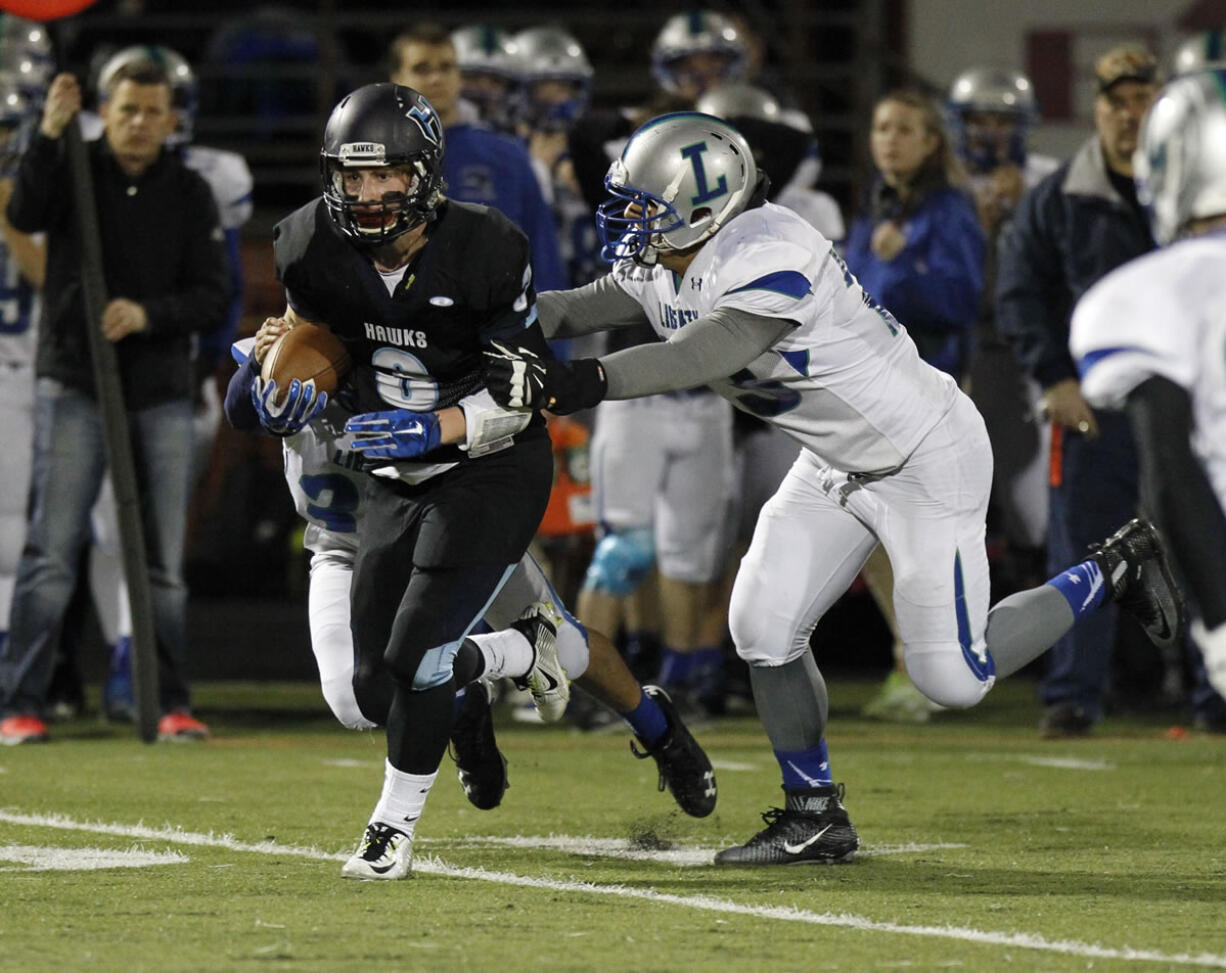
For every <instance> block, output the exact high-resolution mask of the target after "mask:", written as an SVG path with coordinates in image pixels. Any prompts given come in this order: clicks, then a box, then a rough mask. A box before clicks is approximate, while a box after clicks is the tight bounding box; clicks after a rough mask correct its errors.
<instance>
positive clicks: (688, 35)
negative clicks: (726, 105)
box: [651, 10, 747, 95]
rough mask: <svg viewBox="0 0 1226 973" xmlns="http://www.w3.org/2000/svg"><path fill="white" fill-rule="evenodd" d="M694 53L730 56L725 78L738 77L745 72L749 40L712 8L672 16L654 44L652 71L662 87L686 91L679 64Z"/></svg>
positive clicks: (675, 90) (668, 90)
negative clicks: (745, 39)
mask: <svg viewBox="0 0 1226 973" xmlns="http://www.w3.org/2000/svg"><path fill="white" fill-rule="evenodd" d="M691 54H716V55H719V56H721V57H724V58H726V59H727V64H726V65H725V67H724V69H723V72H722V74H721V76H720V78H719V80H720V81H721V82H725V81H735V80H738V79H739V78H740V77H741V76H742V75H743V74H744V73H745V60H746V54H747V52H746V49H745V41H744V40H743V39H742V38H741V35H740V34H738V33H737V29H736V28H735V27H734V26H733V25H732V23H731V22H730V21H729V20H728V19H727V18H726V17H724V16H722V15H720V14H717V13H715V12H714V11H711V10H691V11H690V12H689V13H683V14H677V15H676V16H673V17H670V18H669V19H668V20H667V21H666V22H665V24H664V26H663V27H662V28H661V29H660V33H659V34H657V35H656V40H655V43H654V44H653V45H652V48H651V73H652V75H653V76H654V77H655V79H656V81H657V82H659V85H660V87H661V88H663V89H664V90H665V91H667V92H669V93H670V94H674V95H679V94H682V93H683V92H682V83H681V78H680V76H679V74H678V67H679V65H680V63H681V61H682V59H683V58H686V57H689V56H690V55H691Z"/></svg>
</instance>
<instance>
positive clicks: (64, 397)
mask: <svg viewBox="0 0 1226 973" xmlns="http://www.w3.org/2000/svg"><path fill="white" fill-rule="evenodd" d="M128 431H129V435H130V437H131V443H132V455H133V463H134V466H135V468H136V481H137V489H138V494H139V497H140V517H141V525H142V529H143V532H144V541H145V556H146V558H147V562H148V571H149V586H150V596H151V601H152V606H153V629H154V634H155V636H156V641H157V658H158V687H159V703H160V706H161V709H162V711H163V712H170V711H171V710H175V709H181V708H186V707H187V706H188V705H189V698H188V689H187V681H186V677H185V673H184V664H185V661H186V654H187V587H186V585H185V584H184V582H183V545H184V534H185V531H186V526H187V504H188V495H189V489H190V485H191V459H192V407H191V402H190V400H188V399H181V400H174V401H171V402H165V403H162V404H160V405H156V406H152V407H150V408H147V409H141V410H139V411H135V412H129V413H128ZM105 472H106V450H105V447H104V445H103V438H102V421H101V414H100V412H99V410H98V406H97V403H96V402H95V401H94V399H93V397H92V396H90V395H88V394H86V393H84V392H80V391H77V390H75V389H71V388H68V387H66V386H64V385H63V384H62V383H60V382H58V381H56V380H55V379H50V378H40V379H39V380H38V389H37V394H36V397H35V409H34V462H33V474H32V479H31V484H30V512H29V524H28V528H27V534H26V544H25V549H24V550H23V551H22V555H21V561H20V563H19V564H18V566H17V583H16V588H15V590H14V592H13V608H12V615H11V618H10V621H9V637H8V641H7V644H6V645H5V646H4V649H3V653H2V654H0V713H2V714H3V715H5V716H8V715H14V714H29V715H35V716H41V715H42V709H43V703H44V700H45V697H46V692H47V685H48V682H49V681H50V678H51V670H52V663H53V656H54V653H55V634H56V629H57V627H58V626H59V624H60V621H61V619H62V618H63V615H64V611H65V609H66V607H67V605H68V602H69V599H70V598H71V597H72V593H73V591H74V589H75V588H76V585H77V573H78V572H77V568H78V565H79V563H80V554H81V550H82V548H83V547H84V546H85V545H86V544H88V543H89V541H90V510H91V508H92V507H93V505H94V501H95V499H96V498H97V496H98V491H99V488H100V487H101V484H102V479H103V476H104V474H105Z"/></svg>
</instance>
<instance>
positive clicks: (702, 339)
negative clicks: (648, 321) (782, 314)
mask: <svg viewBox="0 0 1226 973" xmlns="http://www.w3.org/2000/svg"><path fill="white" fill-rule="evenodd" d="M795 325H796V322H794V321H787V320H785V319H783V318H769V317H764V316H763V315H760V314H750V313H749V312H747V311H739V310H734V309H733V308H716V309H715V310H714V311H712V312H711V313H710V314H706V315H703V316H702V317H701V318H698V319H697V320H694V321H691V322H690V323H689V324H687V325H686V326H685V327H684V328H682V329H681V330H679V331H678V332H677V333H676V334H675V335H673V336H672V337H671V338H669V339H668V341H663V342H660V343H658V344H647V345H637V346H636V347H634V348H626V349H625V350H623V351H618V352H614V353H613V354H611V355H608V356H606V357H604V358H602V359H600V364H601V365H603V366H604V371H605V377H606V378H607V379H608V382H609V389H608V392H607V393H606V395H605V398H606V399H636V398H638V397H639V396H643V395H655V394H656V393H657V392H675V391H678V390H680V389H688V388H693V387H694V386H696V385H706V384H707V383H708V382H711V381H714V380H715V379H719V378H725V377H726V376H728V375H731V374H733V373H734V372H737V371H740V370H741V369H742V368H744V367H745V366H746V365H748V364H749V363H750V362H751V361H753V360H754V359H755V358H757V357H758V356H759V355H761V354H762V353H763V352H764V351H766V350H767V349H768V348H769V347H770V346H771V345H773V344H774V343H775V342H777V341H778V340H779V339H780V338H782V337H783V336H784V335H785V334H787V333H788V332H789V331H790V330H791V329H792V328H793V327H795Z"/></svg>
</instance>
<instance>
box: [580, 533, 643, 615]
mask: <svg viewBox="0 0 1226 973" xmlns="http://www.w3.org/2000/svg"><path fill="white" fill-rule="evenodd" d="M655 559H656V545H655V538H654V537H653V535H652V531H651V528H650V527H636V528H634V529H632V530H621V531H616V530H615V531H611V532H610V533H608V534H606V535H605V536H604V537H603V538H601V541H600V543H599V544H597V545H596V551H595V553H594V554H593V555H592V563H591V564H590V565H588V569H587V574H586V575H585V576H584V578H583V587H584V588H588V589H595V590H597V591H604V592H607V593H608V594H611V595H615V596H616V597H618V598H624V597H625V596H626V595H629V594H633V593H634V589H635V588H637V587H638V586H639V585H640V584H642V582H643V578H645V577H646V576H647V572H648V571H650V570H651V565H652V563H653V562H654V561H655Z"/></svg>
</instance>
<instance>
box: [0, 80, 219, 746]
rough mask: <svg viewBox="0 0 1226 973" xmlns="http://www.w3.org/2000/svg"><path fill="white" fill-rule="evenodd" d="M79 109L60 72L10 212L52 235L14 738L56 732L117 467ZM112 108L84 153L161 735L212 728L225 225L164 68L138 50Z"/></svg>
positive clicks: (7, 703)
mask: <svg viewBox="0 0 1226 973" xmlns="http://www.w3.org/2000/svg"><path fill="white" fill-rule="evenodd" d="M80 105H81V89H80V86H79V84H78V83H77V80H76V79H75V78H74V77H73V76H72V75H69V74H61V75H58V76H57V77H56V78H55V79H54V80H53V81H52V83H51V86H50V89H49V90H48V92H47V99H46V104H45V106H44V109H43V115H42V121H41V124H40V127H39V130H38V133H37V135H36V136H35V137H34V139H33V141H32V143H31V145H30V148H29V149H28V151H27V152H26V154H25V156H24V157H23V158H22V161H21V165H20V168H19V171H18V175H17V181H16V187H15V190H14V193H13V197H12V199H11V201H10V203H9V206H8V211H7V215H8V218H9V222H10V223H11V224H12V225H13V226H14V227H16V228H18V229H20V230H21V231H23V232H27V233H35V232H42V233H45V234H46V237H47V277H46V288H45V294H46V304H45V307H44V312H43V317H42V321H41V324H40V333H39V341H38V352H37V362H36V373H37V377H38V386H37V396H36V403H35V420H34V423H35V436H34V439H35V452H34V463H33V470H34V472H33V477H32V481H31V486H30V520H29V523H28V525H27V538H26V546H25V550H24V551H23V554H22V559H21V563H20V564H19V566H18V571H17V584H16V590H15V592H14V599H13V609H12V617H11V619H10V626H9V637H8V641H7V644H6V645H4V646H3V651H2V652H0V716H3V717H4V719H3V720H2V721H0V740H2V741H3V742H4V743H24V742H32V741H38V740H45V739H46V736H47V733H46V726H45V724H44V723H43V721H42V716H43V713H42V706H43V702H44V695H45V692H46V688H47V682H48V679H49V676H50V671H51V661H52V659H51V655H52V648H53V646H52V642H51V639H52V637H53V633H54V631H55V629H56V627H57V625H58V623H59V621H60V619H61V617H62V615H63V613H64V609H65V607H66V605H67V603H68V599H69V597H70V595H71V593H72V590H73V588H74V586H75V584H76V566H77V564H78V555H79V554H80V551H81V548H82V546H83V545H84V544H85V543H87V542H88V539H89V536H90V524H89V513H90V509H91V507H92V506H93V503H94V500H95V499H96V497H97V495H98V490H99V487H100V485H101V483H102V479H103V476H104V474H105V472H106V456H105V452H104V449H103V441H102V436H101V421H100V414H99V410H98V405H97V402H96V400H95V397H94V384H93V373H92V369H91V365H90V352H89V336H88V334H87V333H86V330H85V329H86V327H88V322H87V319H86V315H85V309H84V304H83V300H82V271H81V254H80V248H79V244H78V240H77V235H76V214H75V213H74V212H73V208H72V205H71V194H70V193H68V192H66V188H67V185H68V183H69V180H70V179H71V176H70V174H69V171H68V164H67V159H66V151H65V146H64V139H63V137H62V136H63V133H64V131H65V129H66V128H67V127H68V125H69V124H70V123H74V124H75V122H74V119H75V117H76V114H77V112H78V110H79V109H80ZM102 118H103V124H104V137H103V138H102V139H100V140H98V141H97V142H95V143H92V144H90V146H89V149H88V151H89V165H90V168H91V171H92V175H93V183H94V192H95V196H96V206H97V213H98V225H99V232H100V235H101V240H102V251H103V265H104V267H103V273H104V277H105V282H106V291H107V294H108V295H109V298H110V299H109V301H108V303H107V305H106V307H105V309H104V311H103V314H102V322H101V327H102V332H103V334H104V335H105V337H106V338H107V339H108V340H109V341H111V342H113V343H114V344H115V350H116V353H117V358H118V363H119V373H120V380H121V384H122V386H123V392H124V399H125V404H126V406H127V410H128V422H129V430H130V434H131V437H132V443H133V454H134V458H135V462H136V475H137V481H138V484H139V487H140V492H141V497H142V503H141V516H142V520H143V526H144V536H145V544H146V556H147V559H148V564H149V580H150V586H151V594H152V601H153V612H154V632H155V634H156V637H157V653H158V680H159V693H160V706H161V709H162V712H163V716H162V719H161V722H160V723H159V726H158V732H159V736H161V737H163V738H174V739H192V738H199V737H203V736H205V735H207V732H208V731H207V728H206V727H205V726H204V724H203V723H200V722H199V721H198V720H195V719H193V718H192V717H191V715H190V711H189V706H190V700H189V695H188V688H187V682H186V678H185V673H184V662H185V655H186V644H185V642H186V631H185V630H186V606H187V589H186V587H185V585H184V583H183V578H182V560H183V541H184V530H185V526H186V517H187V503H188V491H189V486H190V478H191V438H192V432H191V424H192V404H191V397H192V371H191V334H192V333H193V332H196V331H207V330H209V329H210V328H213V327H215V326H216V325H217V324H218V323H219V322H220V321H221V318H222V316H223V315H224V313H225V309H226V301H227V297H228V294H227V282H226V269H225V260H224V254H223V250H222V233H221V228H220V225H219V222H218V217H217V209H216V205H215V204H214V202H213V198H212V194H211V192H210V191H209V188H208V185H207V183H205V182H204V180H203V179H202V178H200V177H199V176H198V175H196V174H195V173H193V172H191V171H190V170H188V169H187V168H186V167H185V166H184V165H183V163H182V162H181V161H180V160H179V159H178V157H177V156H175V155H174V154H172V153H169V152H166V151H165V150H164V143H165V139H166V137H167V136H168V135H169V134H170V133H171V132H172V131H173V129H174V124H175V116H174V111H173V109H172V107H171V89H170V84H169V82H168V80H167V77H166V74H165V72H164V71H163V70H162V69H161V68H160V67H158V66H157V65H155V64H152V63H150V62H134V63H132V64H130V65H127V66H125V67H124V68H122V69H121V70H120V71H118V72H116V74H115V76H114V77H113V78H112V79H111V82H110V84H109V86H108V89H107V92H106V101H105V102H104V104H103V106H102Z"/></svg>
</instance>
